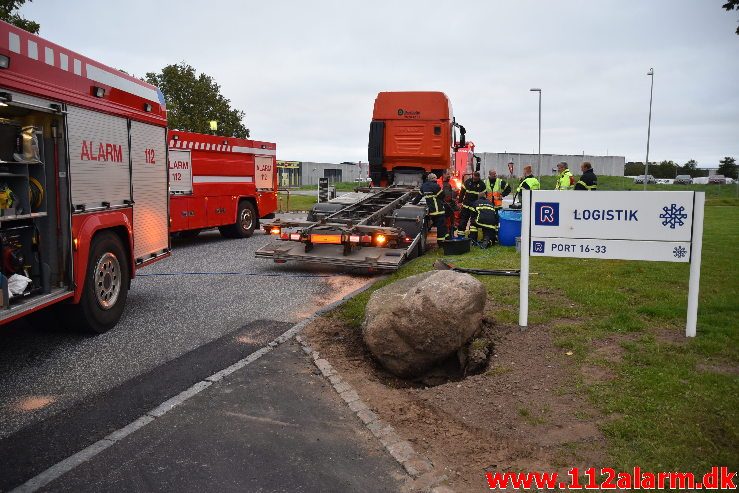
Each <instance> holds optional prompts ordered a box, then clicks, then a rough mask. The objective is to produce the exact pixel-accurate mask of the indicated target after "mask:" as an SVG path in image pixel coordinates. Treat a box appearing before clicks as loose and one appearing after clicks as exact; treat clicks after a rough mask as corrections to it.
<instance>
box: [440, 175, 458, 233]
mask: <svg viewBox="0 0 739 493" xmlns="http://www.w3.org/2000/svg"><path fill="white" fill-rule="evenodd" d="M441 190H442V197H443V203H444V222H445V223H446V230H447V232H448V233H449V236H454V226H455V224H454V223H455V221H454V216H455V213H456V212H457V211H458V210H459V206H457V200H456V198H457V192H455V191H454V187H452V177H451V175H450V174H449V172H448V171H445V172H444V175H443V176H442V177H441Z"/></svg>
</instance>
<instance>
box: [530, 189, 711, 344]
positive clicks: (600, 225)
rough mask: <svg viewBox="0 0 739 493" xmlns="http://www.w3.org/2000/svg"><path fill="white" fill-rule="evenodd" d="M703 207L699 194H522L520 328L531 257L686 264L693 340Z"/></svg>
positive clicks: (536, 192) (688, 331) (701, 195)
mask: <svg viewBox="0 0 739 493" xmlns="http://www.w3.org/2000/svg"><path fill="white" fill-rule="evenodd" d="M704 202H705V195H704V194H703V193H702V192H579V191H554V190H536V191H533V192H532V191H526V192H525V193H524V197H523V221H522V224H521V309H520V310H521V311H520V313H519V325H521V326H522V327H525V326H526V325H527V322H528V275H529V256H530V255H531V256H535V257H575V258H598V259H622V260H650V261H661V262H684V263H687V262H690V282H689V284H690V287H689V293H688V323H687V328H686V335H687V336H689V337H692V336H695V328H696V321H697V313H698V285H699V280H700V256H701V246H702V239H703V205H704Z"/></svg>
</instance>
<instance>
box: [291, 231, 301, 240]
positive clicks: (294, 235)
mask: <svg viewBox="0 0 739 493" xmlns="http://www.w3.org/2000/svg"><path fill="white" fill-rule="evenodd" d="M300 238H301V237H300V233H290V239H291V240H293V241H300Z"/></svg>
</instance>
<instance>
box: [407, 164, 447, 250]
mask: <svg viewBox="0 0 739 493" xmlns="http://www.w3.org/2000/svg"><path fill="white" fill-rule="evenodd" d="M436 179H437V178H436V175H435V174H434V173H429V174H428V176H426V181H425V182H423V184H422V185H421V189H420V191H421V195H422V196H423V198H425V199H426V207H428V215H429V218H430V219H431V222H432V223H433V224H434V226H436V238H437V239H439V240H446V239H447V237H448V236H449V234H448V233H447V229H446V221H445V210H444V199H443V198H442V194H443V190H442V188H441V187H440V186H439V184H438V183H437V182H436ZM420 200H421V197H420V196H419V197H416V198H415V199H414V200H413V203H414V204H417V203H418V202H420Z"/></svg>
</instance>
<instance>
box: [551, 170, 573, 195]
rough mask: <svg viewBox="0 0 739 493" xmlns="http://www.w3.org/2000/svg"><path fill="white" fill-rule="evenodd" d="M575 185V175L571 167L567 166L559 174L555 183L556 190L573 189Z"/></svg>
mask: <svg viewBox="0 0 739 493" xmlns="http://www.w3.org/2000/svg"><path fill="white" fill-rule="evenodd" d="M574 187H575V177H574V176H572V173H571V172H570V170H569V169H567V168H565V170H564V171H562V172H561V173H560V174H559V175H557V181H556V183H555V184H554V189H555V190H572V189H573V188H574Z"/></svg>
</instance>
